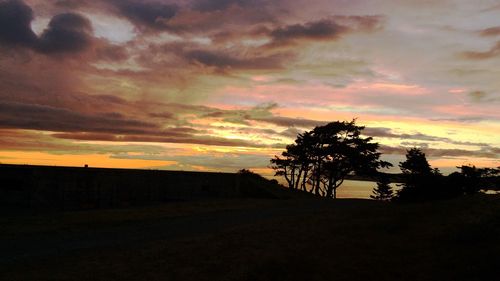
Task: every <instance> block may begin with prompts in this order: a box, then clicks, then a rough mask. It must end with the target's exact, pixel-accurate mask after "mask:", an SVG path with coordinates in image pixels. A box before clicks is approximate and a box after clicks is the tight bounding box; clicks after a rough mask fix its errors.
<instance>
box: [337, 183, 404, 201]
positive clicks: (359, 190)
mask: <svg viewBox="0 0 500 281" xmlns="http://www.w3.org/2000/svg"><path fill="white" fill-rule="evenodd" d="M376 186H377V183H376V182H372V181H355V180H346V181H344V183H343V184H342V185H341V186H340V187H339V188H338V189H337V198H356V199H370V195H371V194H372V192H373V189H374V188H375V187H376ZM392 186H393V190H394V192H395V191H396V190H398V187H397V186H396V185H395V184H392Z"/></svg>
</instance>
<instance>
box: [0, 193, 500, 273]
mask: <svg viewBox="0 0 500 281" xmlns="http://www.w3.org/2000/svg"><path fill="white" fill-rule="evenodd" d="M0 227H1V230H0V280H364V281H365V280H485V281H486V280H498V278H499V276H500V267H499V264H500V197H499V196H493V195H491V196H475V197H472V198H462V199H458V200H452V201H443V202H436V203H426V204H411V205H410V204H409V205H398V204H383V203H378V202H373V201H366V200H337V201H335V202H333V201H325V200H315V199H308V200H307V199H306V200H297V199H294V200H257V199H248V200H218V201H204V202H201V201H200V202H189V203H175V204H168V205H162V206H153V207H142V208H135V209H125V210H100V211H81V212H68V213H58V214H45V215H37V216H33V215H31V216H30V215H23V216H8V217H6V216H2V217H0Z"/></svg>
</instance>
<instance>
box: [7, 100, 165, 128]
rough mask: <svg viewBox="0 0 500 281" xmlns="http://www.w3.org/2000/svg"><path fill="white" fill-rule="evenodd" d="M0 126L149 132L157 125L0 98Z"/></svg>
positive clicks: (115, 116) (117, 116)
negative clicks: (2, 100)
mask: <svg viewBox="0 0 500 281" xmlns="http://www.w3.org/2000/svg"><path fill="white" fill-rule="evenodd" d="M0 127H2V128H12V129H30V130H42V131H55V132H107V133H110V132H111V133H117V134H120V133H142V134H144V133H150V132H154V131H157V130H159V128H158V126H156V125H154V124H150V123H146V122H142V121H137V120H129V119H125V118H123V117H121V116H119V115H114V116H113V115H109V114H108V115H106V114H101V115H93V114H83V113H79V112H75V111H70V110H67V109H62V108H55V107H50V106H42V105H35V104H22V103H16V102H0Z"/></svg>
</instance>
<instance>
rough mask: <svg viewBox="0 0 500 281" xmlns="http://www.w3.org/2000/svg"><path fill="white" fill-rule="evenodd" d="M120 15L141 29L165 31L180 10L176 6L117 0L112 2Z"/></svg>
mask: <svg viewBox="0 0 500 281" xmlns="http://www.w3.org/2000/svg"><path fill="white" fill-rule="evenodd" d="M112 3H113V4H114V5H116V6H117V7H118V9H119V11H120V13H121V14H122V15H123V16H124V17H126V18H127V19H129V20H130V21H131V22H132V23H134V24H135V25H136V26H139V27H147V28H152V29H164V28H166V27H168V25H167V22H168V20H170V19H171V18H173V17H174V16H175V15H176V14H177V11H178V10H179V8H178V7H177V6H176V5H171V4H164V3H160V2H145V1H134V0H116V1H113V2H112Z"/></svg>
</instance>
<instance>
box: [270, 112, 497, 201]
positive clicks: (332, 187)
mask: <svg viewBox="0 0 500 281" xmlns="http://www.w3.org/2000/svg"><path fill="white" fill-rule="evenodd" d="M364 128H365V127H363V126H357V125H356V123H355V120H352V121H350V122H340V121H336V122H331V123H329V124H326V125H324V126H318V127H315V128H314V129H313V130H311V131H307V132H304V133H302V134H299V135H298V136H297V139H296V140H295V142H294V143H293V144H290V145H288V146H287V147H286V150H285V151H283V152H282V153H281V156H275V157H274V158H273V159H271V168H273V169H274V170H275V171H276V174H275V175H276V176H282V177H283V178H284V179H285V181H286V182H287V184H288V187H289V188H290V189H293V190H302V191H305V192H310V193H313V194H315V195H318V196H323V197H327V198H336V194H337V188H339V187H340V186H341V184H342V183H343V182H344V180H345V179H346V177H350V176H367V177H370V178H373V179H376V180H377V187H376V188H375V189H374V191H373V195H372V196H371V198H373V199H377V200H384V201H389V200H392V199H398V200H401V201H421V200H430V199H442V198H450V197H456V196H460V195H464V194H475V193H477V192H479V191H480V190H481V189H486V188H493V187H492V185H495V184H496V185H498V175H499V174H500V169H495V168H476V167H475V166H472V165H469V166H461V167H458V168H459V170H460V171H459V172H455V173H452V174H451V175H449V176H446V177H445V176H443V175H442V174H441V172H440V171H439V170H438V169H433V168H432V167H431V166H430V164H429V162H428V161H427V159H426V156H425V154H424V153H423V152H422V151H421V150H420V149H418V148H412V149H410V150H408V151H407V154H406V160H405V161H403V162H401V163H399V167H400V169H401V172H402V181H403V183H402V184H400V187H401V189H400V190H399V191H398V192H396V193H395V192H394V191H393V190H392V187H391V186H390V182H391V178H390V176H389V175H387V174H386V173H383V172H381V171H379V169H381V168H388V167H391V166H392V164H390V163H388V162H386V161H382V160H380V156H381V153H380V152H379V151H378V149H379V144H378V143H375V142H373V138H371V137H363V135H362V131H363V130H364ZM392 178H394V177H392ZM492 179H493V181H492ZM494 180H496V183H495V181H494Z"/></svg>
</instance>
